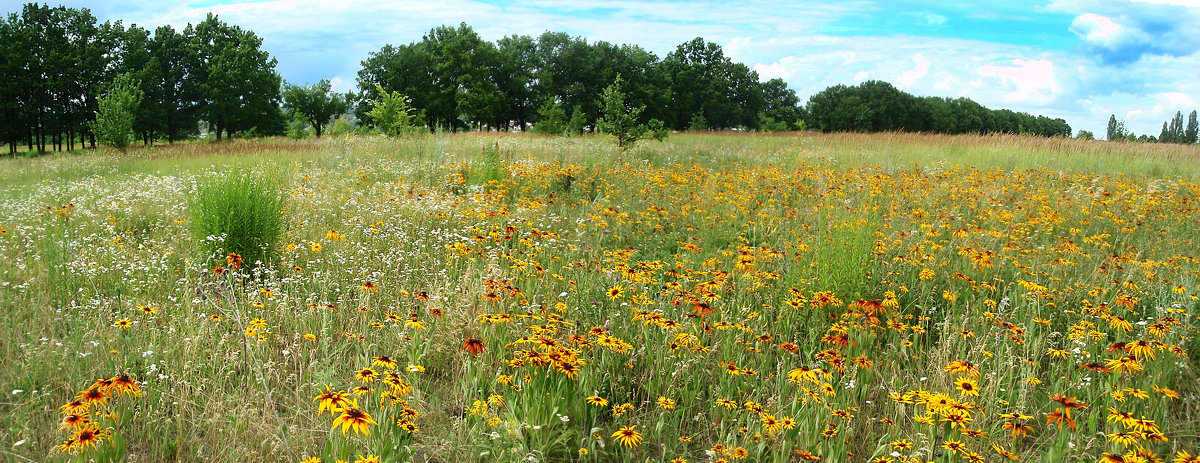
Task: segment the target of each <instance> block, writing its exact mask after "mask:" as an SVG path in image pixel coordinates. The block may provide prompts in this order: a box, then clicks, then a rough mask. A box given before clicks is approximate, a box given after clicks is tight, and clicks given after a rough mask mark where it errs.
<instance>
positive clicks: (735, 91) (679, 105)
mask: <svg viewBox="0 0 1200 463" xmlns="http://www.w3.org/2000/svg"><path fill="white" fill-rule="evenodd" d="M661 66H662V67H663V69H664V72H665V73H666V74H667V75H668V76H669V78H670V82H671V97H670V101H669V102H670V114H671V116H670V118H671V120H670V122H671V127H672V128H675V129H684V128H686V127H687V126H688V124H689V122H690V121H691V118H692V116H693V115H695V114H697V113H699V114H700V115H701V116H704V119H705V120H706V121H707V123H708V126H709V127H711V128H715V129H725V128H731V127H739V126H740V127H749V128H756V127H757V126H758V113H759V112H760V111H762V110H763V106H764V101H763V94H762V90H761V88H760V87H761V84H760V83H759V82H758V73H756V72H754V71H752V70H750V68H748V67H746V65H744V64H741V63H734V62H733V61H731V60H730V59H729V58H728V57H726V56H725V54H724V52H723V51H722V50H721V47H720V46H719V45H717V44H715V43H712V42H706V41H705V40H704V39H703V38H701V37H696V38H695V39H692V40H691V41H690V42H686V43H682V44H680V45H679V46H677V47H676V48H675V51H673V52H671V53H670V54H668V55H667V57H666V59H664V60H663V61H662V63H661Z"/></svg>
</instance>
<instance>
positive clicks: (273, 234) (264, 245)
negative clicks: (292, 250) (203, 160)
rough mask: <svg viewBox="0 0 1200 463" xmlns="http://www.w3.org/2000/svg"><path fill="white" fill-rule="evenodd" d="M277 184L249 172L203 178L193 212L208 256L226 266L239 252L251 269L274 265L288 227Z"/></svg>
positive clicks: (195, 228) (194, 225)
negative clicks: (282, 237)
mask: <svg viewBox="0 0 1200 463" xmlns="http://www.w3.org/2000/svg"><path fill="white" fill-rule="evenodd" d="M277 185H278V182H276V181H275V180H274V179H272V178H270V177H268V176H265V175H258V174H252V173H248V172H240V173H235V172H231V173H227V174H223V175H221V176H219V177H215V178H210V179H205V180H201V181H200V183H199V184H198V185H197V186H196V195H195V196H194V197H193V198H192V201H191V203H190V204H189V211H190V215H191V228H192V234H193V235H194V236H195V238H196V240H197V241H199V242H200V243H201V249H202V250H203V252H204V259H205V260H208V261H209V262H210V263H211V264H212V265H213V266H224V265H226V260H225V257H226V256H227V255H228V254H229V253H236V254H238V255H239V256H241V257H242V259H243V261H244V262H245V265H246V266H247V267H249V269H253V268H254V267H255V266H256V265H257V264H256V263H257V262H262V263H263V264H265V265H270V262H271V259H272V257H273V256H274V253H275V250H276V243H277V242H278V240H279V236H280V234H281V233H282V232H283V227H284V222H283V215H282V214H281V211H282V209H283V197H282V195H280V193H279V189H278V188H277Z"/></svg>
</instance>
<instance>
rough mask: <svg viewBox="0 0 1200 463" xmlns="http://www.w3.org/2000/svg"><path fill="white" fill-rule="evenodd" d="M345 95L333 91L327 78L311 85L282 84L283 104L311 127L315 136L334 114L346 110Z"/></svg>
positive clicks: (318, 136)
mask: <svg viewBox="0 0 1200 463" xmlns="http://www.w3.org/2000/svg"><path fill="white" fill-rule="evenodd" d="M347 101H348V98H347V97H346V95H338V94H337V93H334V92H333V90H332V87H331V85H330V83H329V81H328V80H322V81H320V82H317V83H316V84H313V85H311V86H307V87H305V86H298V85H291V84H284V87H283V106H284V109H286V110H292V111H295V113H296V114H298V115H300V116H301V117H303V118H304V119H305V120H306V121H307V122H308V124H309V125H311V126H312V127H313V131H314V132H316V134H317V138H321V132H322V129H324V127H325V126H326V125H327V124H329V121H330V120H332V119H333V117H334V116H336V115H338V114H341V113H343V112H346V108H347V106H348V103H347Z"/></svg>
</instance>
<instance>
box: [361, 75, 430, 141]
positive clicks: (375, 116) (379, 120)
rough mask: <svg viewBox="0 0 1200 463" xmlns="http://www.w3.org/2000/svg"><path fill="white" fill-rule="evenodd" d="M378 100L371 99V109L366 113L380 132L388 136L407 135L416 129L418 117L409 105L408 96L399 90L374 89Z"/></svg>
mask: <svg viewBox="0 0 1200 463" xmlns="http://www.w3.org/2000/svg"><path fill="white" fill-rule="evenodd" d="M376 91H377V92H378V94H379V99H378V100H372V101H371V106H372V108H371V111H369V112H368V113H367V115H368V116H369V117H370V118H371V120H372V121H374V122H375V126H376V127H378V128H379V131H380V132H383V134H384V135H387V136H389V137H399V136H402V135H408V134H411V133H413V132H415V131H416V130H417V127H416V126H417V125H418V118H417V116H416V114H415V113H416V110H415V109H414V108H413V107H411V106H409V104H408V97H406V96H404V95H401V94H400V92H396V91H392V92H387V91H384V90H383V88H382V87H380V88H378V89H376Z"/></svg>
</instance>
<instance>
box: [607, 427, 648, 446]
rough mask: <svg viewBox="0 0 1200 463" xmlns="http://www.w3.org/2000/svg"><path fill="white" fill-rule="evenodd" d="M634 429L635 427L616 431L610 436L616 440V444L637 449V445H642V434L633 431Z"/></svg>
mask: <svg viewBox="0 0 1200 463" xmlns="http://www.w3.org/2000/svg"><path fill="white" fill-rule="evenodd" d="M636 427H637V425H633V426H628V427H624V428H621V429H618V430H617V432H614V433H613V434H612V437H613V438H614V439H616V440H617V443H618V444H621V445H624V446H626V447H630V448H633V447H637V446H638V444H640V443H642V433H640V432H637V431H635V430H634V429H633V428H636Z"/></svg>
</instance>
